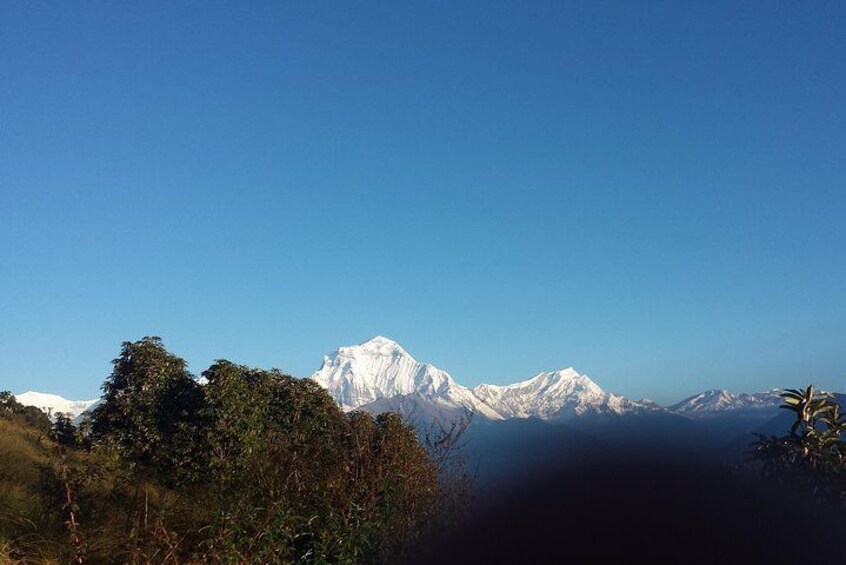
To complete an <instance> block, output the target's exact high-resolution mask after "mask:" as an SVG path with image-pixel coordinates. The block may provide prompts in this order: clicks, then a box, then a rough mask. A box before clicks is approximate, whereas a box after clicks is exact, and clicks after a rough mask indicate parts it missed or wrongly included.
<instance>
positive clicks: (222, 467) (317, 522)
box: [0, 337, 463, 564]
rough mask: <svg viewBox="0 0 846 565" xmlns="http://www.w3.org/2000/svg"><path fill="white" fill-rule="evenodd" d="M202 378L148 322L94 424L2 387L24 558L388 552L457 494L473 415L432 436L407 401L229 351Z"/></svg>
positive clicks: (224, 558)
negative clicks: (354, 396) (27, 406)
mask: <svg viewBox="0 0 846 565" xmlns="http://www.w3.org/2000/svg"><path fill="white" fill-rule="evenodd" d="M203 377H205V379H206V380H207V384H205V385H204V386H200V385H198V384H197V383H196V382H195V381H194V379H193V377H192V376H191V375H190V373H188V371H187V369H186V365H185V362H184V361H183V360H182V359H180V358H178V357H176V356H175V355H173V354H171V353H169V352H168V351H167V350H166V349H165V348H164V345H163V344H162V342H161V340H160V339H158V338H149V337H148V338H144V339H142V340H140V341H137V342H126V343H124V344H123V345H122V348H121V354H120V356H119V357H118V358H117V359H115V361H114V370H113V371H112V374H111V375H110V376H109V377H108V379H107V380H106V382H105V384H104V385H103V390H104V393H105V394H104V398H103V402H102V403H101V404H100V406H99V407H98V408H97V409H96V410H95V411H94V414H93V417H92V419H91V421H90V428H89V427H88V425H89V424H83V426H82V428H83V429H82V430H81V431H80V430H74V428H73V425H72V424H71V422H70V421H69V420H68V419H67V418H62V417H60V418H59V419H57V421H56V423H55V424H54V425H53V427H52V433H49V432H51V430H50V426H49V421H48V422H47V424H48V425H47V427H46V428H45V427H44V426H43V424H44V422H43V421H41V422H40V424H41V429H42V430H43V431H44V432H45V433H40V432H39V431H38V430H37V429H36V425H35V424H36V423H37V422H30V421H29V420H27V418H26V416H25V415H26V412H25V411H22V408H21V407H19V406H18V405H16V403H15V402H14V399H13V398H12V397H11V396H10V395H5V396H2V395H0V415H2V416H3V418H0V424H2V425H4V426H7V427H11V428H13V429H14V430H16V431H15V434H14V437H17V438H18V440H17V443H15V445H14V449H13V450H12V451H10V452H9V453H8V454H7V453H4V452H3V448H4V443H3V442H2V441H0V462H1V463H2V464H0V487H3V488H6V487H8V489H9V492H4V491H0V508H9V509H10V513H11V514H12V515H13V516H14V519H12V520H10V521H9V522H8V524H7V526H6V527H3V526H2V522H0V544H4V545H2V548H3V551H4V552H6V554H9V555H12V556H13V557H14V558H15V559H18V558H21V559H24V560H26V562H39V560H44V559H52V560H54V561H55V562H72V561H74V560H75V559H76V558H77V556H80V557H83V558H84V562H85V563H132V564H142V563H143V564H146V563H197V564H199V563H288V562H295V561H296V562H306V563H362V562H365V563H392V562H396V561H397V560H398V559H399V558H401V557H402V555H403V554H404V552H406V551H409V550H410V548H412V547H413V544H414V543H421V541H422V540H423V539H424V536H425V534H427V533H430V532H432V531H434V530H436V529H437V528H438V527H439V524H441V523H444V521H443V518H444V515H445V512H447V511H450V512H452V513H453V514H455V513H456V511H457V510H458V509H459V507H460V501H459V500H458V498H459V497H458V496H457V493H459V492H462V491H461V490H460V489H455V488H451V487H450V488H448V486H449V485H450V484H453V485H454V484H455V481H452V483H451V481H447V480H445V478H446V477H447V476H451V475H449V474H447V473H445V472H444V469H445V468H446V465H445V463H444V462H445V461H446V460H447V459H449V460H455V457H452V456H451V454H450V452H451V451H452V447H451V446H454V445H455V441H456V440H457V439H459V437H460V435H461V432H462V431H463V428H461V427H459V428H455V427H453V428H452V432H450V433H451V434H452V435H451V436H450V437H447V438H442V437H440V436H439V435H438V434H427V435H426V437H427V440H426V441H424V442H421V441H420V440H419V438H418V436H419V434H418V431H417V430H415V428H414V427H412V426H411V425H409V424H408V423H406V422H404V421H403V420H402V418H401V417H400V416H399V415H397V414H382V415H379V416H378V417H375V418H374V417H373V416H371V415H370V414H366V413H359V412H353V413H350V414H345V413H343V412H342V411H341V410H340V408H339V407H338V405H337V404H336V403H335V401H334V400H333V399H332V398H331V397H330V396H329V394H328V393H327V392H326V391H325V390H323V389H322V388H321V387H320V386H319V385H317V384H316V383H314V382H313V381H311V380H302V379H295V378H293V377H291V376H289V375H286V374H284V373H282V372H281V371H278V370H276V369H271V370H262V369H255V368H250V367H245V366H242V365H236V364H234V363H231V362H229V361H225V360H220V361H216V362H215V363H214V364H213V365H212V366H211V367H210V368H209V369H208V370H206V371H205V372H204V373H203ZM3 431H4V430H3V429H2V428H0V437H3V436H2V434H3ZM441 432H442V433H445V431H444V430H441ZM10 437H11V436H10ZM7 443H8V441H7ZM453 455H454V454H453ZM15 485H18V486H19V487H20V488H18V490H17V491H16V490H14V486H15ZM15 492H17V493H18V494H16V495H15V494H14V493H15ZM4 497H5V498H4ZM9 524H11V525H9ZM33 536H37V537H33Z"/></svg>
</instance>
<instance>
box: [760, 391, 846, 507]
mask: <svg viewBox="0 0 846 565" xmlns="http://www.w3.org/2000/svg"><path fill="white" fill-rule="evenodd" d="M781 396H782V398H784V404H782V405H781V406H780V408H783V409H785V410H789V411H791V412H793V413H794V414H795V415H796V419H795V420H794V422H793V424H792V425H791V427H790V432H789V433H788V434H787V435H785V436H781V437H778V436H769V437H767V436H765V435H763V434H755V435H756V436H757V438H758V439H757V440H756V441H754V442H753V443H752V446H751V447H752V451H751V452H750V455H751V457H752V459H754V460H757V461H759V462H761V463H762V470H763V472H764V475H765V476H767V477H769V478H773V479H777V480H790V481H793V482H798V483H800V484H803V485H806V486H808V487H810V488H811V489H812V491H813V492H814V493H815V494H817V495H819V496H820V497H822V498H826V499H834V500H837V501H840V502H843V501H846V441H844V438H846V416H844V415H843V413H842V409H841V407H840V405H839V404H838V403H837V402H836V401H835V399H834V396H833V395H832V394H830V393H826V392H821V391H818V390H816V389H815V388H814V387H813V385H810V386H808V387H807V388H805V389H787V390H786V391H785V392H783V393H782V394H781Z"/></svg>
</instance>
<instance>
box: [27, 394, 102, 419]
mask: <svg viewBox="0 0 846 565" xmlns="http://www.w3.org/2000/svg"><path fill="white" fill-rule="evenodd" d="M14 396H15V400H17V401H18V402H20V403H21V404H23V405H24V406H35V407H36V408H38V409H39V410H41V411H42V412H44V413H46V414H47V415H49V416H50V417H51V418H55V416H56V414H58V413H62V414H65V415H67V416H70V417H71V418H76V417H78V416H79V415H80V414H82V413H83V412H85V411H86V410H88V409H89V408H91V406H93V405H94V404H96V403H97V402H98V401H99V400H100V399H99V398H94V399H92V400H68V399H66V398H62V397H61V396H59V395H56V394H49V393H46V392H35V391H31V390H29V391H27V392H22V393H20V394H16V395H14Z"/></svg>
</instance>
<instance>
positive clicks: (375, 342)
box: [354, 335, 408, 355]
mask: <svg viewBox="0 0 846 565" xmlns="http://www.w3.org/2000/svg"><path fill="white" fill-rule="evenodd" d="M354 347H358V348H361V349H364V350H365V351H368V352H373V353H377V354H379V355H396V354H400V355H408V352H407V351H406V350H405V349H403V348H402V346H401V345H400V344H399V343H397V342H395V341H394V340H392V339H391V338H388V337H385V336H382V335H377V336H375V337H372V338H370V339H368V340H367V341H365V342H364V343H361V344H359V345H358V346H354Z"/></svg>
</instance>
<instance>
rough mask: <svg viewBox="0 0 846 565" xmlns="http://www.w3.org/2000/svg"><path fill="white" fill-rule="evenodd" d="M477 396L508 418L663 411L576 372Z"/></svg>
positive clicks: (481, 389) (486, 389) (487, 389)
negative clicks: (602, 387) (604, 388)
mask: <svg viewBox="0 0 846 565" xmlns="http://www.w3.org/2000/svg"><path fill="white" fill-rule="evenodd" d="M473 393H474V394H475V395H476V396H477V397H479V399H481V400H483V401H484V402H485V403H487V404H488V405H489V406H491V407H493V408H494V409H495V410H496V411H497V412H499V413H500V414H502V415H503V416H504V417H506V418H529V417H536V418H541V419H544V420H554V419H562V418H568V417H572V416H581V415H584V414H590V413H593V414H618V415H621V414H627V413H633V412H643V411H654V410H659V411H660V410H661V408H660V407H657V406H656V405H655V404H654V403H644V402H636V401H634V400H629V399H628V398H625V397H623V396H619V395H616V394H611V393H608V392H605V391H604V390H602V389H601V388H600V387H599V385H597V384H596V383H595V382H593V381H592V380H591V379H590V378H589V377H588V376H587V375H581V374H579V373H578V372H577V371H576V370H575V369H573V368H572V367H570V368H569V369H563V370H559V371H552V372H544V373H539V374H538V375H536V376H534V377H532V378H531V379H529V380H526V381H522V382H519V383H515V384H511V385H506V386H499V385H488V384H481V385H479V386H477V387H476V388H474V389H473Z"/></svg>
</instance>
